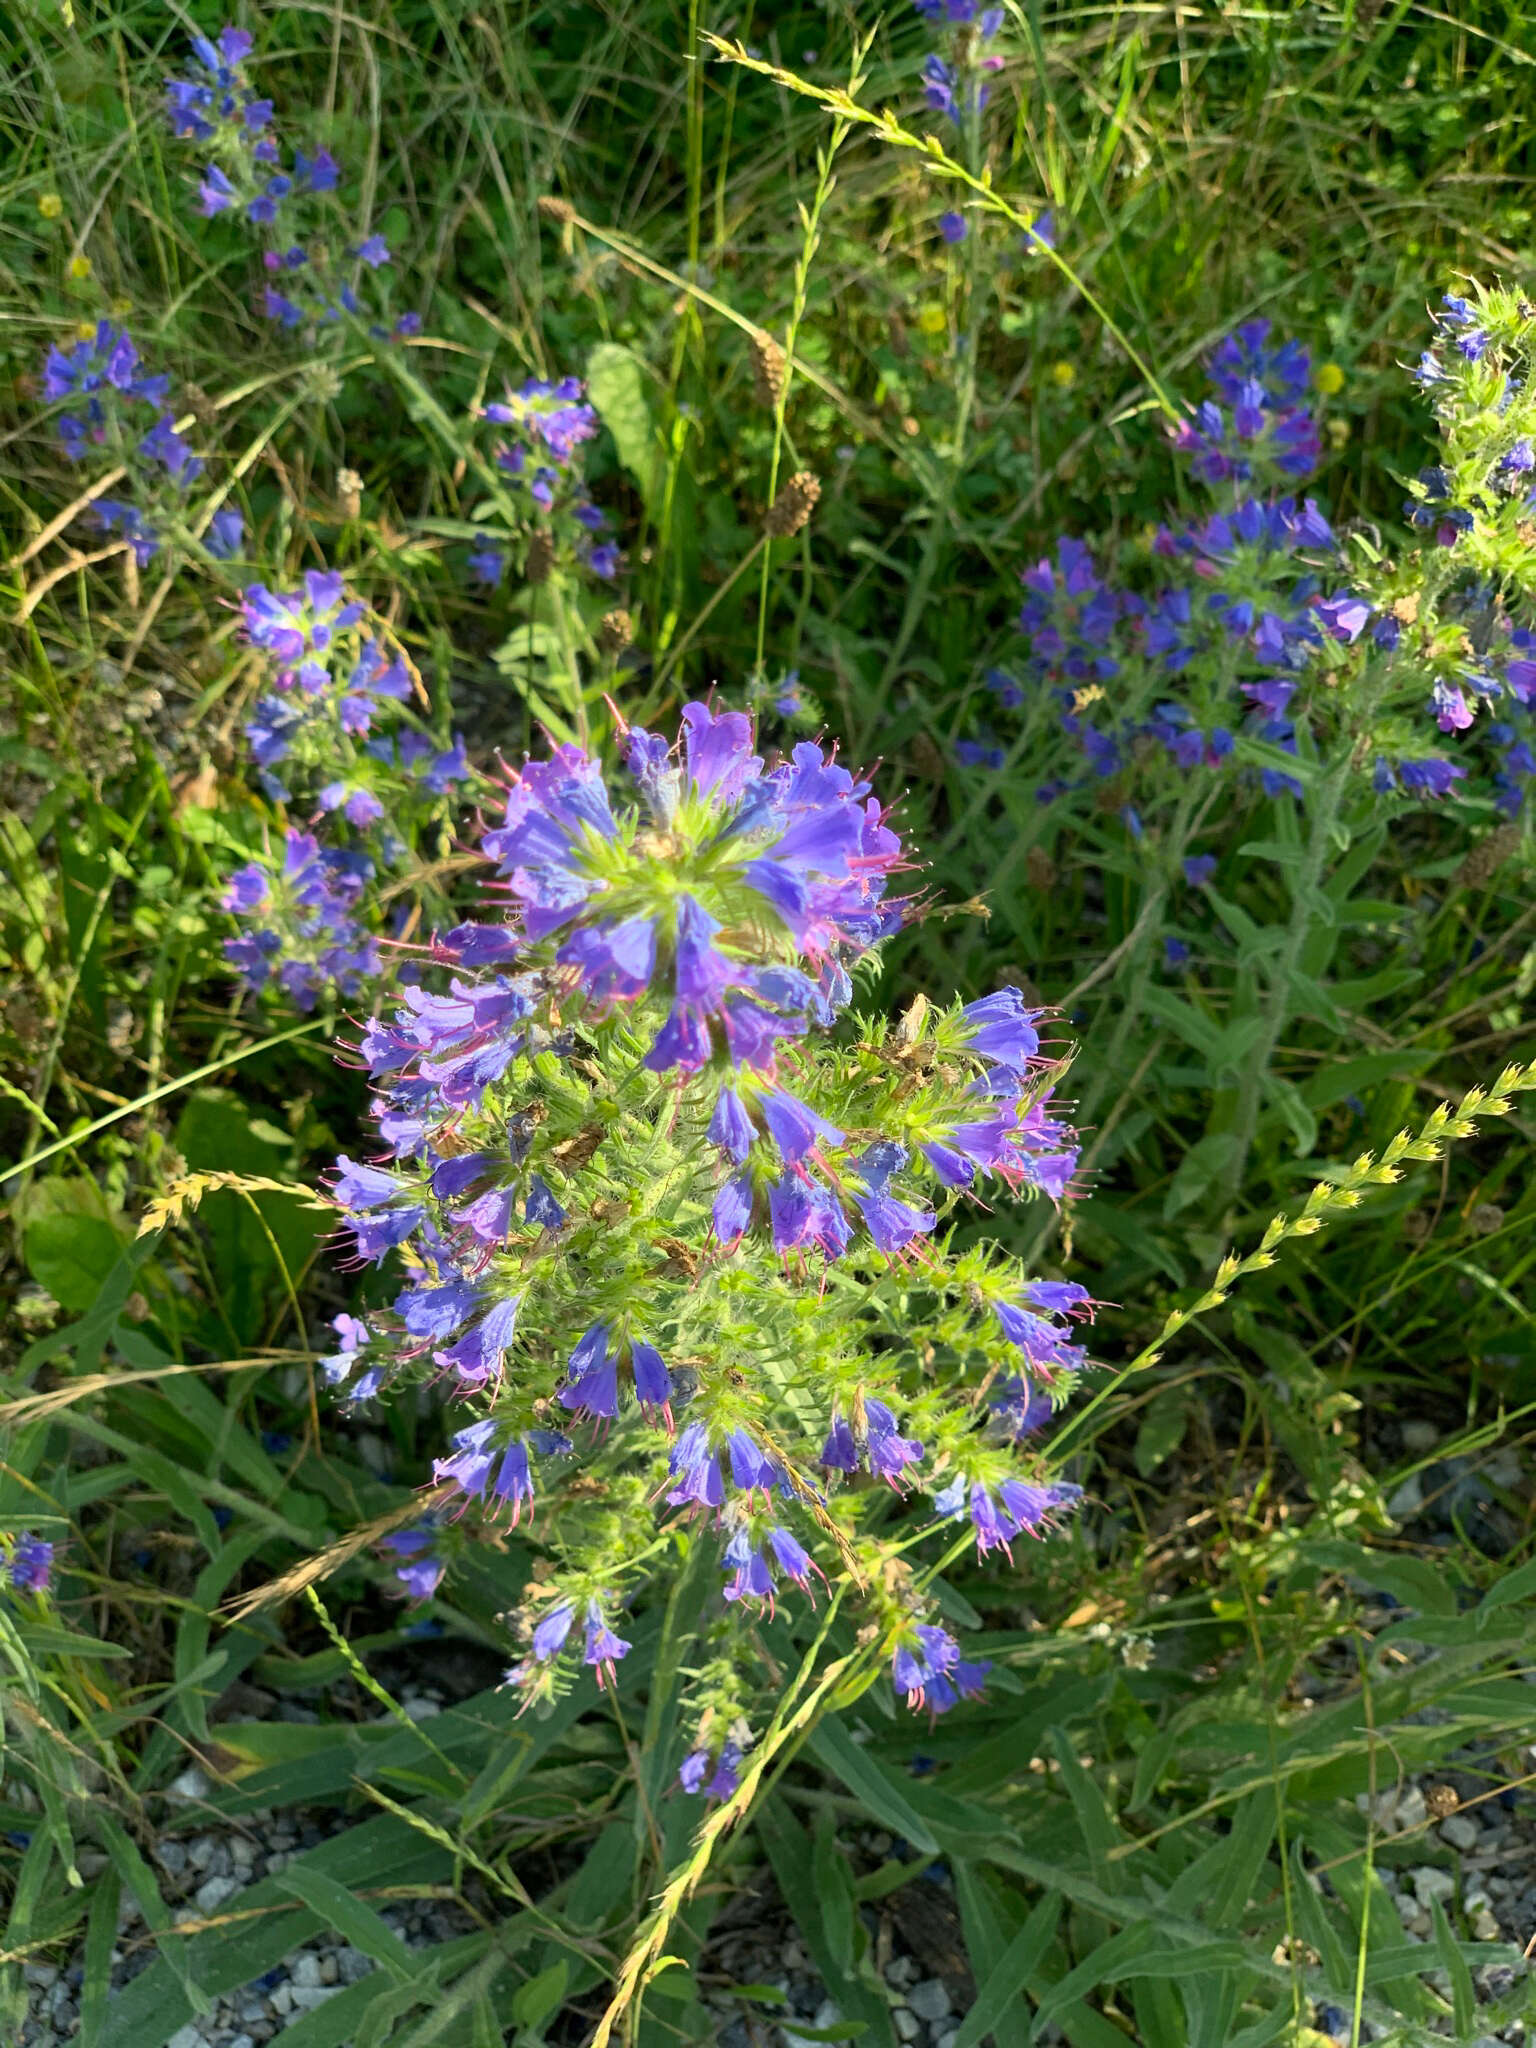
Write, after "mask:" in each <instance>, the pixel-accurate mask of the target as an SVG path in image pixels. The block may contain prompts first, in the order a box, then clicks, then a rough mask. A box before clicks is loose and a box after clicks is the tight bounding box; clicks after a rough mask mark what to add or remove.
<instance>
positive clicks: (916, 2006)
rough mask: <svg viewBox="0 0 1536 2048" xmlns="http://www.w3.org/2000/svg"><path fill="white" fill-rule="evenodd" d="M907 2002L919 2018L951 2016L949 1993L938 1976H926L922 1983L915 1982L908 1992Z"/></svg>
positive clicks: (942, 2018) (938, 2018)
mask: <svg viewBox="0 0 1536 2048" xmlns="http://www.w3.org/2000/svg"><path fill="white" fill-rule="evenodd" d="M907 2003H908V2005H910V2006H911V2008H912V2010H913V2011H914V2012H915V2013H916V2014H917V2016H918V2018H919V2019H923V2020H944V2019H948V2017H949V2012H950V2005H949V1993H948V1992H947V1991H946V1990H945V1989H944V1986H943V1984H942V1983H941V1982H940V1980H939V1979H938V1978H937V1977H925V1978H924V1979H923V1981H922V1983H921V1984H914V1985H913V1986H912V1989H911V1990H910V1991H909V1992H908V1993H907Z"/></svg>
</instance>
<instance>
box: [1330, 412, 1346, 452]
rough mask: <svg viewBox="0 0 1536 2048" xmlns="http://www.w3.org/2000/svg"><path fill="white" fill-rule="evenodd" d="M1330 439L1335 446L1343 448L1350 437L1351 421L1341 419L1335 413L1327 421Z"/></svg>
mask: <svg viewBox="0 0 1536 2048" xmlns="http://www.w3.org/2000/svg"><path fill="white" fill-rule="evenodd" d="M1327 428H1328V439H1329V441H1330V442H1331V443H1332V444H1333V446H1334V447H1335V448H1342V447H1343V446H1344V444H1345V442H1346V441H1348V439H1349V421H1348V420H1343V419H1340V418H1339V416H1338V414H1337V413H1334V414H1333V415H1332V417H1331V418H1330V419H1329V420H1328V422H1327Z"/></svg>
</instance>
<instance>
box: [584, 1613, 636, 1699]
mask: <svg viewBox="0 0 1536 2048" xmlns="http://www.w3.org/2000/svg"><path fill="white" fill-rule="evenodd" d="M629 1647H630V1646H629V1644H628V1643H626V1642H625V1640H624V1638H623V1637H622V1636H616V1635H615V1634H614V1632H613V1630H612V1629H611V1628H609V1626H608V1624H607V1622H606V1621H604V1619H603V1610H602V1609H601V1608H600V1607H599V1606H598V1604H597V1602H596V1601H595V1600H589V1601H588V1602H587V1642H586V1648H585V1650H584V1651H583V1653H582V1662H583V1663H584V1664H590V1665H592V1666H593V1667H594V1668H595V1670H596V1672H597V1682H598V1684H599V1685H602V1684H603V1683H604V1681H605V1680H606V1682H607V1683H608V1684H609V1685H612V1684H613V1682H614V1678H615V1675H616V1674H615V1671H614V1666H615V1665H616V1664H617V1663H618V1661H619V1659H620V1658H621V1657H627V1656H628V1655H629Z"/></svg>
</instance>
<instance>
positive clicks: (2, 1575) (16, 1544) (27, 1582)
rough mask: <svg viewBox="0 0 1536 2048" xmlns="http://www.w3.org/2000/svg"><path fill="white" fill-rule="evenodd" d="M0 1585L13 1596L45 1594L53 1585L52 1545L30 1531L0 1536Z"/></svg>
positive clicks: (21, 1530) (22, 1530)
mask: <svg viewBox="0 0 1536 2048" xmlns="http://www.w3.org/2000/svg"><path fill="white" fill-rule="evenodd" d="M0 1584H3V1585H4V1586H5V1587H6V1589H7V1591H9V1592H11V1593H13V1594H14V1593H26V1594H31V1595H34V1596H35V1595H37V1594H40V1593H46V1592H47V1591H48V1589H49V1587H50V1586H51V1585H52V1584H53V1545H52V1544H51V1543H49V1542H48V1541H47V1540H46V1539H45V1538H44V1537H42V1536H34V1535H33V1534H32V1532H31V1530H30V1529H18V1530H16V1531H15V1532H14V1533H13V1534H11V1535H7V1536H0Z"/></svg>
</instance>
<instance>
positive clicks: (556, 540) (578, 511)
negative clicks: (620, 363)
mask: <svg viewBox="0 0 1536 2048" xmlns="http://www.w3.org/2000/svg"><path fill="white" fill-rule="evenodd" d="M481 417H482V418H483V419H487V420H489V421H491V422H492V424H493V425H494V426H497V427H499V428H501V429H502V430H503V431H502V433H501V434H500V435H499V436H498V438H497V441H496V444H495V447H494V449H493V451H492V460H493V462H494V465H495V469H496V473H497V475H498V478H499V479H500V480H501V482H502V484H503V488H504V492H505V496H504V498H503V501H502V503H501V504H499V505H498V506H496V507H495V508H488V509H487V510H485V511H484V512H482V513H481V514H480V515H479V516H480V520H481V521H482V522H483V525H484V530H482V531H479V532H477V534H476V536H475V546H474V552H473V553H472V554H471V555H470V557H469V572H470V574H471V576H472V577H473V578H474V579H475V581H476V582H477V583H483V584H487V585H489V586H490V587H491V588H493V589H494V588H495V587H497V586H498V585H499V584H500V583H501V581H502V579H503V577H504V576H505V575H506V572H507V566H508V563H509V562H511V561H515V562H516V563H517V564H518V566H519V567H520V568H521V570H522V573H523V577H524V579H525V581H527V582H529V583H544V582H547V581H548V579H549V577H550V576H551V575H552V574H554V573H556V572H557V571H562V570H567V569H570V568H573V567H577V566H580V567H582V568H584V569H586V570H587V571H589V572H590V573H591V574H592V575H593V576H596V577H597V578H599V580H600V581H602V582H605V583H611V582H612V581H613V579H614V577H615V576H617V574H618V573H619V550H618V548H617V547H616V546H615V544H614V542H613V541H612V540H611V539H610V538H608V537H607V536H608V529H609V519H608V515H607V513H606V512H604V511H603V510H602V509H601V507H600V506H597V505H594V504H593V502H592V499H591V496H590V494H589V492H588V490H587V485H586V479H585V476H584V474H583V467H582V457H581V454H580V451H581V449H582V448H583V447H584V445H585V444H586V443H587V442H588V441H590V440H592V439H593V437H594V436H595V435H596V434H597V433H598V431H599V429H600V427H601V421H600V420H599V419H598V416H597V411H596V409H595V407H593V406H592V405H591V404H589V403H588V401H587V396H586V388H585V386H584V385H583V383H582V381H581V379H580V378H579V377H561V378H558V379H556V380H554V381H553V382H551V381H550V380H548V379H546V378H542V377H530V378H527V379H526V380H525V381H524V382H523V383H522V384H521V385H520V386H519V387H518V388H517V389H516V390H515V391H514V390H513V389H512V388H511V387H510V386H509V387H508V389H507V394H506V397H505V398H504V399H498V400H496V401H494V402H493V403H492V404H490V405H487V406H483V407H482V408H481Z"/></svg>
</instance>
